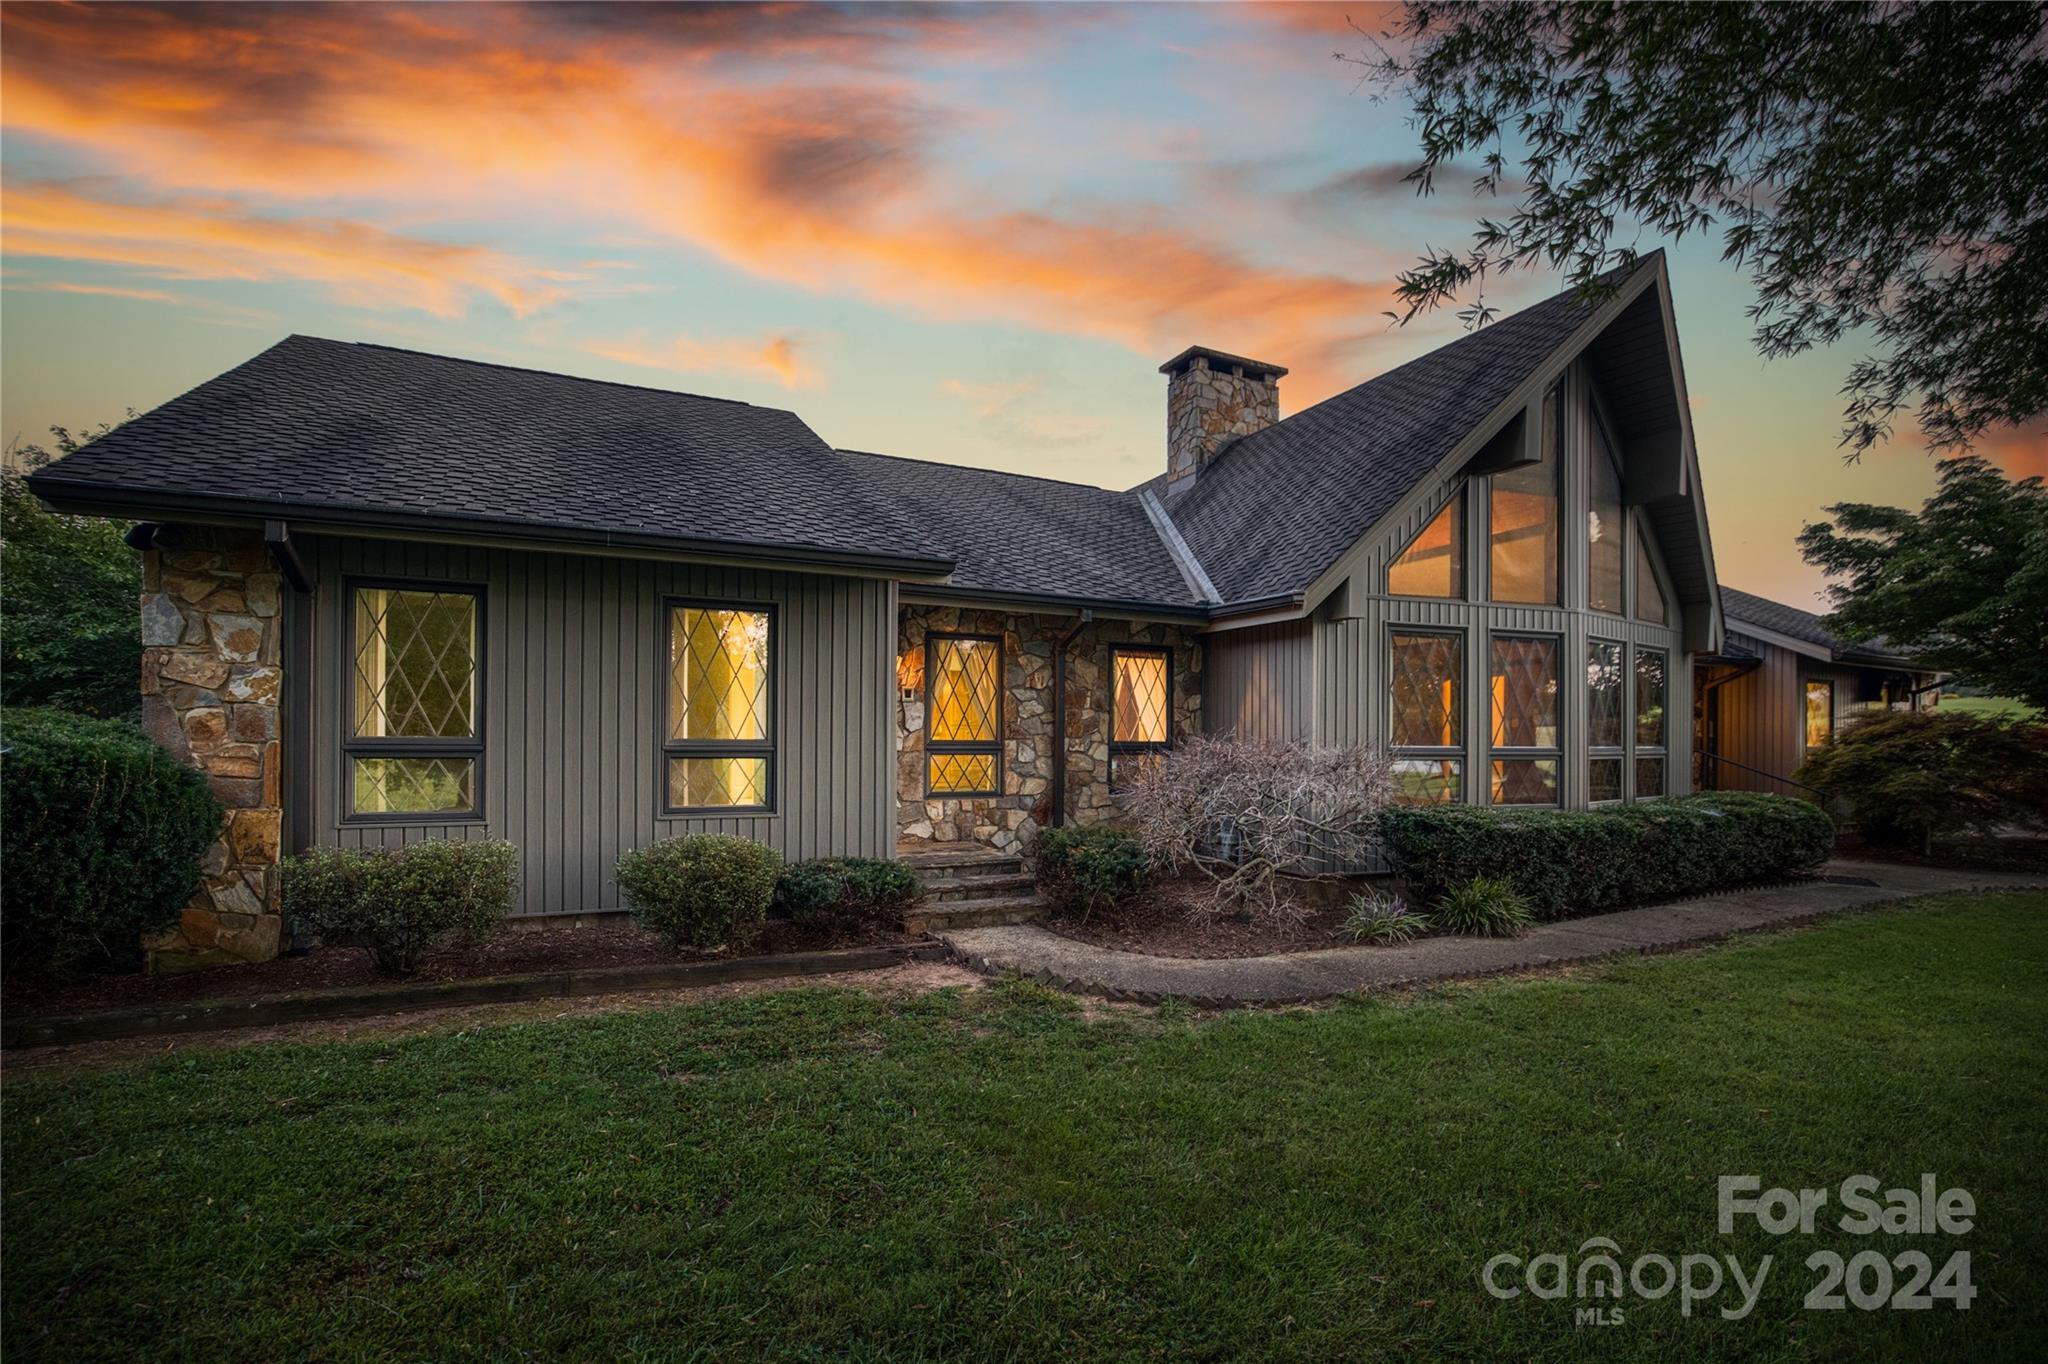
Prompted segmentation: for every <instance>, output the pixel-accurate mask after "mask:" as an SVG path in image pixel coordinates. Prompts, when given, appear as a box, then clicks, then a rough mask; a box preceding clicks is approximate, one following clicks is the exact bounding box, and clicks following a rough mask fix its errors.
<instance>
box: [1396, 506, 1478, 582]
mask: <svg viewBox="0 0 2048 1364" xmlns="http://www.w3.org/2000/svg"><path fill="white" fill-rule="evenodd" d="M1464 502H1465V496H1464V492H1463V490H1460V491H1459V492H1458V493H1457V494H1456V495H1454V496H1453V497H1452V498H1451V500H1450V501H1449V502H1446V503H1445V504H1444V506H1443V509H1442V510H1441V511H1439V512H1438V513H1437V514H1436V515H1435V516H1432V517H1431V518H1430V519H1429V523H1428V524H1427V525H1425V526H1424V527H1423V528H1422V529H1421V530H1419V531H1417V532H1415V538H1414V539H1412V540H1410V541H1409V542H1408V544H1407V546H1406V547H1405V548H1404V549H1402V551H1401V553H1400V556H1399V557H1398V558H1396V559H1395V560H1394V562H1393V563H1391V564H1389V565H1387V591H1389V592H1391V593H1393V594H1394V595H1395V596H1397V597H1462V596H1464V595H1465V516H1464Z"/></svg>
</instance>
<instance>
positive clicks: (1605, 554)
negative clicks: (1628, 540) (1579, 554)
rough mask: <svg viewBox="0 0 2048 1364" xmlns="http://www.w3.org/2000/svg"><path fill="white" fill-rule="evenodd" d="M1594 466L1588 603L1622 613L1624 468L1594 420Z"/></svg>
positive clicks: (1589, 519) (1588, 541)
mask: <svg viewBox="0 0 2048 1364" xmlns="http://www.w3.org/2000/svg"><path fill="white" fill-rule="evenodd" d="M1587 461H1588V463H1589V464H1590V465H1591V466H1592V468H1591V472H1592V479H1591V495H1592V507H1591V510H1590V511H1588V513H1587V515H1586V604H1587V605H1588V606H1590V607H1591V608H1592V609H1593V610H1595V611H1611V612H1613V613H1614V614H1615V615H1617V616H1618V615H1620V614H1621V613H1622V610H1623V603H1622V595H1621V591H1622V589H1621V570H1622V563H1623V560H1622V557H1621V546H1622V538H1623V531H1622V528H1623V526H1624V525H1625V524H1626V520H1625V513H1624V512H1623V511H1622V506H1621V468H1620V466H1619V465H1617V464H1616V463H1615V459H1614V451H1613V450H1612V449H1610V448H1609V447H1608V444H1607V435H1606V432H1605V430H1604V429H1603V428H1602V427H1601V425H1600V423H1599V422H1597V421H1595V422H1594V423H1593V439H1592V442H1591V445H1590V448H1589V449H1588V451H1587Z"/></svg>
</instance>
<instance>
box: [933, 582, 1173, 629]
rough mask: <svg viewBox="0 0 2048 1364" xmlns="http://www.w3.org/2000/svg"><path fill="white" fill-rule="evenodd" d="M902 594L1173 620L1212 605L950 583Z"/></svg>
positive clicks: (939, 600)
mask: <svg viewBox="0 0 2048 1364" xmlns="http://www.w3.org/2000/svg"><path fill="white" fill-rule="evenodd" d="M903 595H904V598H905V599H906V600H910V601H932V602H988V603H990V604H991V605H995V606H1022V607H1033V606H1036V607H1041V608H1044V607H1050V608H1052V609H1053V610H1055V611H1059V612H1063V613H1064V612H1067V611H1085V612H1091V613H1092V612H1096V611H1101V612H1104V613H1113V614H1119V615H1130V616H1143V617H1146V618H1148V619H1151V618H1160V617H1170V618H1172V619H1175V620H1194V621H1205V620H1208V619H1209V616H1210V613H1211V608H1210V607H1208V606H1206V605H1203V604H1200V603H1196V602H1149V601H1136V600H1131V599H1128V598H1120V597H1074V596H1061V595H1058V594H1054V593H1049V592H1015V591H1005V590H1000V589H996V588H987V587H958V586H955V585H954V584H952V583H914V584H906V585H905V587H904V591H903Z"/></svg>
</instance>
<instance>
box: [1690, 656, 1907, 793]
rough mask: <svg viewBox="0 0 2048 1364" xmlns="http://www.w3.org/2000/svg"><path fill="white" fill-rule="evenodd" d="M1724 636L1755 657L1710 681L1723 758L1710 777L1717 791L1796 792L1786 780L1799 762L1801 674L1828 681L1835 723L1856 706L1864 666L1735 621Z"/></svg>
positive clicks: (1802, 746) (1802, 751)
mask: <svg viewBox="0 0 2048 1364" xmlns="http://www.w3.org/2000/svg"><path fill="white" fill-rule="evenodd" d="M1728 638H1729V641H1730V642H1731V643H1732V644H1735V645H1737V646H1739V647H1741V648H1744V649H1747V650H1748V651H1749V652H1750V653H1752V654H1755V655H1756V656H1757V658H1758V659H1759V660H1760V662H1759V663H1758V665H1757V666H1756V667H1755V668H1752V669H1751V670H1750V671H1748V672H1746V673H1744V674H1742V675H1741V676H1740V677H1737V678H1734V679H1732V680H1730V681H1727V682H1724V683H1722V684H1721V685H1720V686H1718V687H1716V688H1714V691H1713V695H1714V696H1715V698H1716V701H1715V704H1716V705H1718V706H1719V708H1720V714H1719V717H1718V721H1719V724H1718V733H1717V735H1716V738H1717V741H1718V743H1717V747H1718V751H1719V753H1720V755H1721V756H1722V757H1724V758H1727V759H1730V760H1731V761H1729V762H1724V763H1721V764H1719V766H1718V767H1717V769H1716V775H1715V784H1716V786H1717V787H1718V788H1719V789H1721V790H1724V791H1768V792H1771V793H1773V794H1776V795H1781V796H1785V795H1797V794H1798V793H1799V789H1800V788H1798V787H1796V786H1793V785H1792V784H1791V781H1790V779H1791V777H1792V774H1793V773H1794V772H1796V771H1798V770H1799V765H1800V764H1801V763H1803V762H1805V761H1806V681H1807V679H1808V678H1814V679H1816V680H1820V681H1828V682H1833V683H1834V684H1835V706H1834V718H1835V728H1836V729H1837V730H1839V729H1840V728H1841V727H1842V726H1843V725H1844V724H1847V723H1848V722H1849V721H1850V720H1851V719H1853V718H1855V717H1856V716H1857V715H1859V714H1861V713H1862V711H1861V708H1860V706H1859V698H1860V697H1861V695H1862V694H1863V689H1864V688H1865V687H1866V686H1867V685H1868V684H1869V677H1870V672H1869V670H1867V669H1861V668H1855V667H1845V666H1844V665H1842V664H1839V663H1832V662H1824V661H1822V660H1821V659H1817V658H1812V657H1809V656H1808V655H1805V654H1802V653H1798V652H1796V651H1795V650H1792V649H1787V648H1786V647H1784V646H1783V645H1782V644H1773V643H1771V642H1770V641H1769V640H1764V639H1758V638H1755V637H1753V636H1750V635H1745V634H1743V633H1742V632H1741V627H1740V626H1739V625H1738V626H1735V627H1733V628H1731V629H1730V631H1729V634H1728ZM1737 763H1740V764H1742V766H1741V767H1738V766H1736V765H1735V764H1737ZM1745 768H1754V769H1756V770H1755V771H1745V770H1744V769H1745ZM1765 773H1768V774H1770V775H1769V776H1765V775H1763V774H1765ZM1772 778H1785V780H1782V781H1776V780H1772Z"/></svg>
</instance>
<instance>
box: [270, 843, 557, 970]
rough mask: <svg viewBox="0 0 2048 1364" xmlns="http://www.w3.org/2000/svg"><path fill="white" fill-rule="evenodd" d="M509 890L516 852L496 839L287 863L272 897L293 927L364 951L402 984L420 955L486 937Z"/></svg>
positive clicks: (326, 852)
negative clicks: (276, 895)
mask: <svg viewBox="0 0 2048 1364" xmlns="http://www.w3.org/2000/svg"><path fill="white" fill-rule="evenodd" d="M518 887H519V850H518V849H517V848H515V847H513V846H512V845H511V844H510V843H507V842H505V841H504V840H503V839H497V838H490V839H479V840H476V841H472V842H462V841H458V840H453V839H430V840H428V841H426V842H423V843H408V844H406V845H405V846H403V847H399V848H315V849H313V850H311V851H309V852H306V853H303V854H301V855H300V856H298V857H294V858H289V859H287V860H286V862H285V864H284V867H283V869H282V875H281V877H280V881H279V898H280V899H281V901H282V903H283V906H284V912H285V915H286V917H287V918H289V919H290V920H291V921H292V922H293V923H294V924H297V925H299V926H302V927H304V928H306V929H308V930H310V931H311V932H313V933H316V934H318V935H319V936H320V937H321V939H323V940H324V941H327V942H333V943H346V944H349V945H352V946H356V947H364V948H368V949H369V952H370V955H371V956H372V957H374V958H376V961H377V965H378V966H379V967H380V968H382V969H383V970H386V971H392V972H397V973H399V974H402V975H410V974H411V973H412V972H414V971H416V970H418V969H419V961H420V954H421V953H422V952H424V951H426V949H428V948H429V947H434V946H437V945H439V944H442V943H449V942H482V941H483V940H484V939H486V938H488V937H490V936H491V935H492V934H493V933H495V932H496V931H497V930H498V926H499V924H500V923H502V922H503V921H504V918H505V916H506V915H507V914H509V913H511V912H512V900H513V896H514V895H515V894H516V892H517V891H518Z"/></svg>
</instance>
